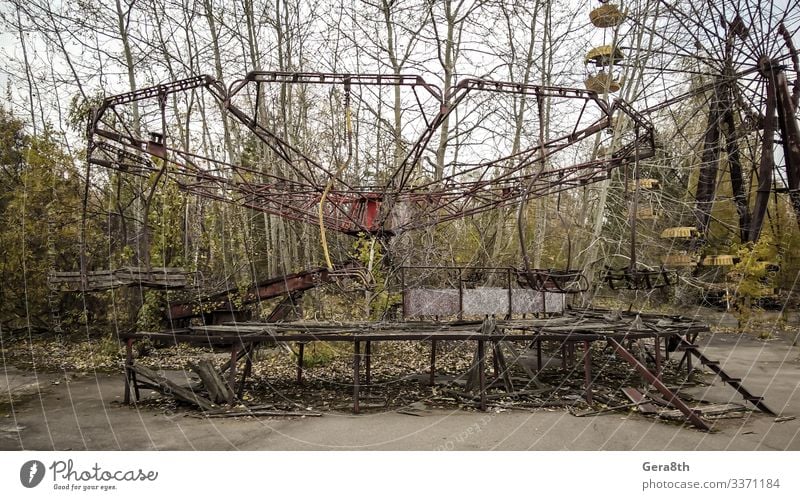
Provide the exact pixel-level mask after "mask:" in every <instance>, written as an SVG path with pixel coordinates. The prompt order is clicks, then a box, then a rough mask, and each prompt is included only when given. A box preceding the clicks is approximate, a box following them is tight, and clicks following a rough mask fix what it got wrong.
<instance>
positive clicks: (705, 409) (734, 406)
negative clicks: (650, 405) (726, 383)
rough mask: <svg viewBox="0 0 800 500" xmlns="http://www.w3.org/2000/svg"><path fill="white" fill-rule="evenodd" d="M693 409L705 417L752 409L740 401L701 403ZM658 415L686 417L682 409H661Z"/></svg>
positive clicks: (677, 417) (663, 416) (676, 417)
mask: <svg viewBox="0 0 800 500" xmlns="http://www.w3.org/2000/svg"><path fill="white" fill-rule="evenodd" d="M692 410H693V411H694V412H696V413H697V414H699V415H702V416H704V417H710V416H715V415H724V414H726V413H732V412H743V411H745V412H746V411H750V410H749V409H748V408H747V407H746V406H744V405H741V404H738V403H722V404H709V405H699V406H693V407H692ZM658 416H659V417H662V418H670V419H671V418H675V419H683V417H684V416H683V413H681V411H680V410H659V411H658Z"/></svg>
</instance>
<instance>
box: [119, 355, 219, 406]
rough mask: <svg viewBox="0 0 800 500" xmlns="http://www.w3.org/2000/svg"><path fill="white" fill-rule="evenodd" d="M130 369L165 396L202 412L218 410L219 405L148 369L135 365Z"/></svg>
mask: <svg viewBox="0 0 800 500" xmlns="http://www.w3.org/2000/svg"><path fill="white" fill-rule="evenodd" d="M130 369H131V370H133V371H134V372H136V373H137V374H138V375H140V376H142V377H144V378H146V379H148V380H149V381H150V382H152V384H151V387H153V388H154V389H156V390H157V391H158V392H160V393H161V394H163V395H165V396H169V397H173V398H175V399H178V400H180V401H183V402H185V403H189V404H193V405H195V406H197V407H199V408H200V409H202V410H214V409H216V408H218V407H217V405H215V404H214V403H212V402H211V401H209V400H208V399H206V398H204V397H202V396H200V395H199V394H197V393H195V392H192V391H190V390H188V389H186V388H185V387H181V386H179V385H178V384H176V383H175V382H172V381H171V380H169V379H168V378H167V377H165V376H163V375H159V374H158V373H156V372H155V371H153V370H151V369H149V368H147V367H144V366H142V365H138V364H134V365H130Z"/></svg>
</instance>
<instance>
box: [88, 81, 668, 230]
mask: <svg viewBox="0 0 800 500" xmlns="http://www.w3.org/2000/svg"><path fill="white" fill-rule="evenodd" d="M271 84H272V85H312V84H316V85H344V86H346V88H349V87H350V86H371V85H375V86H401V87H404V88H409V89H411V90H412V91H413V92H414V95H415V97H416V99H417V103H418V105H420V110H421V111H422V118H423V119H424V121H425V129H424V131H423V132H422V134H421V135H420V136H419V137H418V139H417V140H416V141H415V142H414V143H413V145H412V146H411V148H410V150H409V152H408V154H407V156H406V157H405V159H404V160H403V162H402V164H401V165H400V166H399V167H398V168H397V169H396V170H395V171H394V172H393V173H391V175H390V176H388V178H389V180H388V183H387V184H385V185H382V186H351V185H349V184H348V183H346V182H345V181H344V180H343V179H340V178H335V179H334V187H333V188H332V189H331V190H330V193H329V195H328V196H327V198H326V202H325V206H324V209H323V221H322V222H323V224H324V225H325V227H326V228H328V229H331V230H334V231H339V232H343V233H349V234H355V233H358V232H366V233H373V234H380V233H389V234H393V233H394V232H395V231H399V230H409V229H417V228H422V227H427V226H431V225H435V224H438V223H441V222H445V221H448V220H454V219H457V218H462V217H465V216H469V215H474V214H478V213H481V212H485V211H487V210H492V209H495V208H498V207H501V206H504V205H508V204H511V203H515V202H518V201H519V199H520V198H521V196H522V193H523V191H524V190H523V189H522V186H523V185H525V184H530V183H533V185H532V186H531V189H530V195H531V196H543V195H545V194H548V193H555V192H560V191H563V190H566V189H572V188H575V187H579V186H584V185H587V184H590V183H593V182H597V181H600V180H603V179H605V178H607V176H608V173H609V172H610V171H611V170H613V169H615V168H618V167H620V166H621V165H624V164H626V163H629V162H631V161H632V160H633V151H634V149H635V147H634V146H635V145H627V146H623V147H622V148H620V149H619V150H618V151H617V152H616V154H615V155H614V156H612V157H611V158H608V159H602V160H593V161H588V162H584V163H579V164H575V165H568V166H565V167H562V168H554V169H552V170H551V171H548V172H547V173H543V174H542V173H538V174H537V173H531V172H529V171H528V170H529V167H530V166H531V165H533V164H534V163H536V162H539V161H541V160H542V159H545V158H547V157H548V156H550V155H552V154H554V153H555V152H558V151H560V150H563V149H564V148H566V147H568V146H570V145H573V144H575V143H576V142H578V141H581V140H583V139H586V138H587V137H590V136H592V135H593V134H596V133H598V132H600V131H602V130H604V129H607V128H609V127H610V126H611V124H612V116H613V115H614V113H615V112H619V113H623V114H625V115H626V116H628V117H629V118H630V120H631V121H633V122H634V123H635V124H637V125H638V126H641V127H642V128H643V129H645V130H647V131H648V133H646V134H645V136H644V137H643V138H640V139H638V142H641V143H642V144H647V145H652V143H653V140H654V139H653V134H652V127H651V126H650V125H649V122H647V120H646V119H645V118H644V117H643V116H642V115H641V114H639V113H637V112H635V111H634V110H633V109H632V108H631V107H630V106H628V105H627V104H625V103H624V102H623V101H620V100H617V101H615V102H614V103H613V104H612V105H610V106H609V105H607V104H606V103H605V102H604V101H602V100H600V99H599V98H598V96H597V94H596V93H594V92H591V91H586V90H582V89H572V88H567V87H555V86H551V87H548V86H536V85H524V84H519V83H514V82H503V81H493V80H486V79H474V78H468V79H464V80H462V81H460V82H458V83H457V84H456V85H455V86H454V87H452V88H450V89H447V91H446V92H442V91H441V90H440V89H439V88H438V87H436V86H435V85H432V84H430V83H427V82H426V81H425V80H424V79H423V78H422V77H420V76H417V75H378V74H337V73H311V72H305V73H290V72H279V71H253V72H250V73H248V74H247V75H246V77H245V78H244V79H242V80H239V81H236V82H234V83H233V84H232V85H231V86H230V87H229V88H227V89H226V87H225V86H224V85H223V84H222V83H221V82H219V81H217V80H215V79H214V78H213V77H210V76H207V75H202V76H197V77H192V78H187V79H183V80H179V81H175V82H171V83H167V84H162V85H156V86H153V87H149V88H145V89H140V90H137V91H135V92H128V93H125V94H121V95H118V96H112V97H109V98H107V99H105V100H104V101H103V103H102V105H101V106H100V107H99V108H98V109H97V110H96V111H95V112H93V113H92V116H91V119H90V120H89V124H88V128H87V135H88V139H89V147H88V161H89V163H90V164H94V165H99V166H102V167H104V168H114V169H117V170H119V171H122V172H128V173H131V174H133V175H145V173H146V172H148V171H154V170H159V169H158V167H156V166H155V165H154V164H153V162H152V161H151V160H150V157H151V156H155V157H157V158H160V159H161V160H163V161H164V162H165V163H166V164H168V165H169V168H170V170H169V171H170V172H171V173H173V174H174V175H173V178H174V179H175V180H176V182H177V183H178V185H179V187H181V189H183V190H185V191H187V192H189V193H192V194H195V195H198V196H201V197H206V198H211V199H216V200H220V201H226V202H231V203H235V204H239V205H242V206H245V207H248V208H252V209H254V210H258V211H263V212H266V213H270V214H274V215H278V216H281V217H284V218H287V219H289V220H296V221H301V222H306V223H312V224H318V223H319V218H318V214H317V206H318V204H319V202H320V195H321V188H320V186H321V184H322V183H323V181H327V180H328V179H329V178H331V177H334V174H333V172H332V171H331V169H330V168H328V167H326V166H325V165H322V164H321V163H319V162H317V161H315V160H314V159H312V158H310V157H309V156H308V155H306V154H304V153H303V152H302V151H300V150H299V149H298V148H296V147H294V146H293V145H291V144H289V143H288V142H286V141H285V140H284V139H283V138H281V137H280V135H279V134H277V133H275V132H273V131H271V130H269V129H268V128H267V127H265V126H264V125H263V124H261V123H259V120H258V109H257V107H256V109H255V110H254V111H253V112H252V113H247V112H245V111H244V110H243V109H241V108H240V107H238V106H236V105H235V104H234V103H233V102H232V101H233V98H234V97H236V96H237V95H239V94H240V93H242V92H244V90H245V89H246V88H247V87H248V85H256V86H257V88H256V98H257V99H258V98H259V97H260V94H261V92H260V87H261V86H262V85H271ZM203 89H204V90H206V91H208V92H209V93H210V94H211V95H212V96H213V98H214V99H215V100H216V101H217V102H218V103H219V104H220V105H221V107H222V108H223V109H224V111H225V112H226V113H227V115H228V116H230V117H233V118H235V119H236V120H237V121H238V122H240V123H241V124H242V125H244V126H245V127H247V128H248V129H249V130H250V131H251V132H252V133H253V134H254V135H255V136H256V137H258V139H259V140H260V141H261V142H263V143H264V144H265V145H266V146H267V147H268V148H269V149H270V150H272V151H273V152H274V153H275V154H276V155H277V157H278V158H280V159H281V160H282V161H283V162H284V163H285V164H286V165H287V166H288V167H290V168H291V169H292V171H293V172H294V173H295V174H296V176H297V179H299V180H295V179H290V178H288V177H287V176H281V175H275V174H265V173H263V172H260V171H258V170H256V169H252V168H249V167H247V166H244V165H234V164H230V163H225V162H222V161H219V160H215V159H213V158H207V157H203V156H201V155H197V154H193V153H191V152H189V151H181V150H179V149H177V148H174V147H171V146H170V145H169V144H168V142H167V141H166V140H165V137H166V130H162V131H161V133H160V135H161V137H162V138H161V139H160V140H149V141H148V140H144V139H141V138H138V137H136V136H135V134H133V133H132V132H131V131H130V130H129V129H127V128H125V126H124V120H122V116H121V114H120V112H119V110H118V109H117V108H118V107H120V106H124V105H127V104H130V103H132V102H135V101H144V100H148V99H154V98H155V99H159V102H164V101H165V99H166V97H167V96H169V95H170V94H173V93H178V92H188V91H194V90H203ZM417 89H422V90H423V92H425V93H426V94H427V95H429V96H430V97H432V98H433V99H434V100H435V101H436V102H439V103H440V107H439V108H440V109H439V110H438V113H437V114H436V115H435V116H428V115H426V114H425V112H424V110H423V109H422V107H421V104H420V101H419V95H418V94H417ZM476 92H493V93H506V94H515V95H521V96H535V97H536V98H540V99H541V98H547V97H557V98H568V99H577V100H582V101H583V107H582V108H581V111H580V115H579V117H578V119H577V120H576V125H575V127H574V128H573V130H572V131H571V132H570V133H569V134H566V135H564V136H561V137H557V138H555V139H552V140H550V141H548V142H547V143H546V144H544V145H541V146H537V147H533V148H530V149H528V150H526V151H522V152H520V153H518V154H515V155H512V156H506V157H502V158H499V159H496V160H491V161H487V162H482V163H479V164H476V165H472V166H465V167H464V168H465V169H464V171H460V172H459V173H458V174H454V175H451V176H449V177H445V178H444V179H442V180H441V181H438V182H436V183H431V184H427V185H423V186H414V187H411V186H409V185H408V181H409V176H410V173H411V172H412V171H413V167H414V166H415V165H416V164H417V163H418V162H419V161H420V159H421V157H422V154H423V152H424V151H425V148H426V147H427V145H428V142H429V141H430V140H431V138H432V137H433V134H434V132H435V131H436V130H438V128H439V127H440V126H441V124H442V123H443V122H444V120H445V118H446V117H447V116H449V114H450V113H452V112H453V110H454V109H456V107H457V106H458V105H459V104H461V103H462V102H463V101H464V100H465V99H466V98H467V97H468V95H470V94H472V93H476ZM589 105H592V106H594V107H596V109H598V110H600V114H601V119H599V120H597V121H595V122H593V123H591V124H590V125H588V126H586V127H583V128H581V129H579V128H578V126H579V124H580V121H581V119H582V117H583V116H584V112H585V111H586V109H587V106H589ZM108 116H111V117H113V118H114V119H115V120H116V124H114V123H111V120H109V119H108ZM119 124H122V125H121V127H122V129H121V130H120V129H119V128H120V125H119ZM638 142H637V144H638ZM647 154H652V148H651V147H649V148H647V150H646V152H645V154H644V155H640V157H646V155H647ZM501 162H502V163H503V164H504V165H507V164H510V166H509V167H508V168H507V169H506V170H505V171H504V173H503V174H502V175H500V176H496V177H494V178H492V179H488V178H486V177H487V176H486V172H488V171H489V170H490V169H492V168H493V167H495V166H497V165H498V164H500V163H501ZM203 164H209V165H212V166H213V167H214V168H212V169H208V168H202V165H203ZM220 170H229V171H231V172H232V175H221V174H220V173H218V172H219V171H220ZM470 172H472V173H474V175H475V177H476V178H477V180H474V181H464V180H463V176H464V174H465V173H470ZM251 177H256V178H260V179H264V180H266V181H267V182H254V181H252V180H250V178H251ZM397 203H405V204H408V205H409V206H411V207H412V208H414V209H415V210H416V211H417V213H415V216H414V217H412V218H411V220H409V221H407V222H405V223H402V224H399V225H397V226H393V225H392V221H391V218H392V214H393V207H394V206H396V204H397ZM377 210H379V214H378V216H377V217H374V218H373V219H370V220H368V221H367V220H366V219H365V216H364V213H366V212H367V211H371V212H376V211H377Z"/></svg>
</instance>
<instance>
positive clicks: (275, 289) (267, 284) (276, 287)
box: [166, 267, 329, 321]
mask: <svg viewBox="0 0 800 500" xmlns="http://www.w3.org/2000/svg"><path fill="white" fill-rule="evenodd" d="M327 281H329V277H328V269H326V268H324V267H319V268H315V269H309V270H306V271H301V272H299V273H294V274H287V275H285V276H279V277H276V278H271V279H269V280H266V281H262V282H261V283H258V284H257V285H256V286H254V287H251V288H250V289H249V290H248V291H247V292H245V294H244V296H242V297H241V303H242V304H252V303H254V302H258V301H260V300H269V299H272V298H274V297H278V296H280V295H285V294H287V293H293V292H299V291H303V290H308V289H311V288H314V287H316V286H317V285H319V284H320V283H325V282H327ZM237 293H238V291H237V289H236V288H230V289H228V290H225V291H224V292H219V293H216V294H213V295H208V296H206V297H202V298H200V299H199V300H193V301H189V302H182V303H173V304H170V306H169V307H168V309H167V312H166V314H167V319H169V320H172V321H174V320H179V319H186V318H193V317H196V316H200V315H202V314H203V312H204V311H206V312H207V311H209V310H213V311H220V310H222V311H229V310H233V309H237V307H235V306H234V305H233V299H234V297H235V296H236V295H237Z"/></svg>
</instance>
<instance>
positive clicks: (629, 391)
mask: <svg viewBox="0 0 800 500" xmlns="http://www.w3.org/2000/svg"><path fill="white" fill-rule="evenodd" d="M622 393H623V394H625V396H627V398H628V399H630V400H631V402H633V403H637V404H638V408H639V412H641V413H642V414H643V415H652V414H654V413H658V408H656V406H655V405H654V404H652V403H647V402H645V397H644V395H643V394H642V393H641V392H639V391H638V390H636V389H634V388H633V387H623V388H622ZM675 411H678V412H680V410H675ZM681 415H683V414H681Z"/></svg>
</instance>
